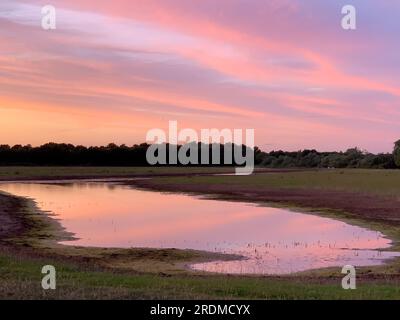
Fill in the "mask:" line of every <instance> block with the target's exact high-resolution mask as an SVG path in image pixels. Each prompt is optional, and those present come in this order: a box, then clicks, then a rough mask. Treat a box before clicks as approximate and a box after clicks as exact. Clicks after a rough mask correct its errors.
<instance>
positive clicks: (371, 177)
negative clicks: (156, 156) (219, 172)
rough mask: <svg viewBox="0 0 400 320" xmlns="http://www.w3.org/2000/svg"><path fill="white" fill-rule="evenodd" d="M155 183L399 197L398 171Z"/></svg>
mask: <svg viewBox="0 0 400 320" xmlns="http://www.w3.org/2000/svg"><path fill="white" fill-rule="evenodd" d="M156 179H157V182H158V183H179V184H180V183H183V184H185V183H186V184H219V185H223V184H225V185H233V184H234V185H242V186H249V187H254V186H256V187H258V188H296V189H325V190H343V191H350V192H368V193H374V194H383V195H389V196H399V195H400V170H365V169H335V170H310V171H295V172H276V173H267V174H257V175H251V176H196V177H168V178H156Z"/></svg>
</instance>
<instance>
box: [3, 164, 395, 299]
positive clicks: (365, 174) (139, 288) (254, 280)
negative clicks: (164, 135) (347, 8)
mask: <svg viewBox="0 0 400 320" xmlns="http://www.w3.org/2000/svg"><path fill="white" fill-rule="evenodd" d="M147 170H149V169H146V168H29V167H25V168H21V167H14V168H12V170H10V168H0V176H1V177H3V178H6V179H13V178H18V179H20V178H32V177H41V178H42V177H45V176H46V175H48V176H50V177H59V176H63V177H65V176H71V177H75V176H79V177H81V176H82V175H84V176H88V175H91V176H101V177H104V176H118V175H124V176H125V175H132V176H135V175H142V174H143V173H146V172H147V174H159V173H161V172H163V173H164V172H166V171H164V170H167V171H168V173H170V172H171V169H168V168H161V169H156V168H155V169H152V170H153V171H152V172H149V171H147ZM175 170H177V171H176V172H178V173H179V174H182V173H191V172H192V171H191V170H189V172H188V171H187V170H186V171H185V169H180V168H176V169H175ZM199 170H205V169H199ZM206 170H208V171H207V172H209V169H206ZM16 172H18V173H16ZM203 172H205V171H203ZM399 178H400V171H380V170H333V171H328V170H325V171H307V172H276V173H268V174H257V175H254V176H249V177H236V176H179V177H173V176H169V177H163V178H154V179H151V181H152V183H153V185H157V186H161V187H162V186H178V187H179V186H181V187H182V186H185V185H186V186H189V187H192V186H202V185H204V186H206V187H210V186H219V187H223V186H229V188H234V187H236V188H237V190H238V192H239V191H240V190H249V189H251V188H255V189H257V190H261V191H260V192H262V191H263V190H264V191H265V192H267V191H268V192H269V191H270V190H273V189H276V190H281V189H287V190H296V191H297V190H317V191H319V190H327V191H332V190H333V191H338V190H339V191H340V192H344V193H348V192H351V193H353V194H363V195H364V194H367V195H368V197H370V196H372V197H375V196H376V197H384V198H385V199H386V197H387V198H388V199H389V198H390V199H392V200H393V201H395V200H396V199H397V200H398V195H399V194H400V179H399ZM0 189H1V188H0ZM194 191H195V190H194ZM373 199H374V198H373ZM0 201H5V200H1V199H0ZM393 203H394V205H397V202H393ZM398 208H400V207H397V208H395V209H398ZM325 209H326V208H325ZM399 211H400V210H399ZM332 214H334V213H332ZM34 217H35V219H39V222H40V223H37V221H36V223H35V220H34V219H31V218H30V220H29V221H31V222H32V221H33V222H32V223H33V228H31V229H30V230H28V232H27V233H26V232H25V233H24V234H23V237H22V238H19V239H13V240H12V241H11V243H12V245H8V244H7V245H2V246H1V250H0V298H2V299H7V298H16V299H42V298H43V299H107V298H108V299H110V298H111V299H201V298H204V299H208V298H210V299H212V298H219V299H400V277H399V274H400V267H399V264H398V263H397V262H396V263H393V264H391V265H390V266H389V267H383V268H382V267H377V268H364V269H363V272H361V275H360V279H359V280H358V283H357V290H350V291H345V290H343V289H342V288H341V277H342V276H341V274H340V270H339V268H331V269H328V270H321V271H316V272H310V273H304V274H299V275H292V276H281V277H274V276H273V277H257V276H251V277H250V276H249V277H245V276H222V275H205V274H199V273H191V272H188V271H182V269H181V268H179V264H180V263H181V262H182V261H185V260H191V259H196V258H199V256H197V257H196V255H197V253H193V252H188V251H180V250H178V251H174V252H162V253H161V255H160V252H157V251H156V250H148V251H147V252H145V251H143V250H141V249H137V250H135V252H130V253H128V252H126V251H125V250H121V251H118V252H115V251H110V252H103V251H101V249H97V251H96V250H94V249H90V248H86V249H82V248H81V249H79V250H78V249H77V250H75V249H71V248H68V249H65V248H63V246H59V247H57V246H51V245H43V242H42V240H43V239H45V240H46V241H47V240H48V239H50V238H51V237H52V236H53V233H56V230H55V229H56V228H55V229H54V228H53V227H54V226H53V227H52V225H51V223H50V224H46V223H45V221H44V220H42V218H43V217H42V216H34ZM399 218H400V213H399ZM358 219H360V221H361V222H364V223H365V225H366V226H371V225H373V226H374V227H375V228H378V229H380V230H382V231H386V230H388V231H390V233H391V236H392V237H393V238H397V236H398V235H400V232H399V228H398V225H397V226H396V225H393V224H392V223H386V222H385V221H381V220H382V219H380V220H379V221H378V220H377V221H373V219H369V218H368V219H362V217H361V218H360V217H358ZM390 227H391V228H392V229H390ZM389 229H390V230H389ZM399 238H400V237H399ZM45 243H46V242H45ZM65 250H67V251H65ZM71 250H72V251H71ZM74 255H75V256H76V257H77V258H76V259H68V257H71V256H74ZM200 255H201V254H200ZM121 256H122V259H121ZM99 262H101V263H99ZM46 264H52V265H55V267H56V269H57V275H58V276H57V290H55V291H44V290H42V289H41V286H40V283H41V278H42V274H41V273H40V271H41V268H42V266H43V265H46ZM127 264H129V268H125V267H126V266H127ZM121 265H123V266H124V267H123V268H121V267H120V266H121ZM150 266H152V268H150Z"/></svg>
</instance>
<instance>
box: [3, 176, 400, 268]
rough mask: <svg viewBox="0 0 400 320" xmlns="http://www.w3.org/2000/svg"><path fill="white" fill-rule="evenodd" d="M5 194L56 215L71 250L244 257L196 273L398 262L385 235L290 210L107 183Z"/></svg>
mask: <svg viewBox="0 0 400 320" xmlns="http://www.w3.org/2000/svg"><path fill="white" fill-rule="evenodd" d="M0 190H3V191H6V192H9V193H12V194H15V195H19V196H25V197H30V198H33V199H35V200H36V202H37V204H38V205H39V207H40V208H41V209H42V210H45V211H51V212H53V213H54V214H56V216H57V218H58V219H60V222H61V224H62V225H63V226H64V227H65V228H66V230H67V231H70V232H72V233H74V234H75V237H76V238H77V239H76V240H72V241H66V242H64V244H67V245H80V246H101V247H152V248H179V249H198V250H207V251H213V252H215V251H216V252H224V253H234V254H239V255H242V256H244V257H245V259H242V260H236V261H215V262H208V263H199V264H194V265H192V266H191V267H192V268H194V269H197V270H204V271H212V272H221V273H243V274H245V273H258V274H286V273H291V272H296V271H303V270H308V269H314V268H321V267H330V266H344V265H346V264H351V265H354V266H366V265H379V264H382V263H384V261H385V260H386V259H388V258H391V257H395V256H400V253H395V252H388V251H381V250H377V249H384V248H388V247H390V244H391V242H390V240H389V239H387V238H385V237H384V236H383V235H382V234H381V233H380V232H376V231H371V230H367V229H364V228H360V227H357V226H352V225H349V224H346V223H344V222H341V221H337V220H334V219H329V218H322V217H318V216H314V215H309V214H304V213H298V212H293V211H290V210H286V209H278V208H271V207H263V206H257V205H252V204H248V203H241V202H228V201H217V200H208V199H202V198H198V197H194V196H189V195H182V194H166V193H159V192H153V191H142V190H137V189H134V188H131V187H129V186H124V185H121V184H117V183H109V182H104V181H97V182H88V181H84V182H73V183H51V184H49V183H4V184H0Z"/></svg>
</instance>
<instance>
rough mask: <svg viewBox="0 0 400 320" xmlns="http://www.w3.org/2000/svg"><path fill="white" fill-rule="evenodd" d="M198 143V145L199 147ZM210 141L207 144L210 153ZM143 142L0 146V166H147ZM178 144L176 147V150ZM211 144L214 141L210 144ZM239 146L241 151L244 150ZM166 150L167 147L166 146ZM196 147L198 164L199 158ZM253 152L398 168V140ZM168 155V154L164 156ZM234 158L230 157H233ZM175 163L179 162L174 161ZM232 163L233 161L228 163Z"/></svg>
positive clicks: (277, 158)
mask: <svg viewBox="0 0 400 320" xmlns="http://www.w3.org/2000/svg"><path fill="white" fill-rule="evenodd" d="M200 145H201V144H199V146H200ZM212 146H213V145H212V144H210V145H208V150H209V152H210V154H211V150H212ZM149 147H150V145H149V144H147V143H142V144H136V145H133V146H126V145H116V144H114V143H110V144H108V145H107V146H92V147H85V146H80V145H78V146H75V145H72V144H66V143H46V144H44V145H41V146H38V147H32V146H31V145H25V146H23V145H14V146H9V145H0V165H2V166H16V165H26V166H149V164H148V162H147V159H146V152H147V149H148V148H149ZM180 147H181V146H178V147H177V148H178V150H179V148H180ZM214 147H215V144H214ZM219 148H220V159H221V163H223V159H224V150H225V148H224V145H223V144H220V145H219ZM246 148H247V147H246V146H242V153H243V154H244V151H246ZM167 150H168V147H167ZM200 150H201V148H199V163H201V161H200V157H201V152H200ZM249 150H251V151H252V152H254V158H255V164H256V165H258V166H262V167H269V168H295V167H304V168H329V167H331V168H382V169H394V168H399V167H400V140H399V141H397V142H396V143H395V148H394V151H393V153H380V154H372V153H369V152H367V151H362V150H360V149H358V148H352V149H348V150H347V151H345V152H318V151H316V150H301V151H295V152H287V151H281V150H279V151H271V152H263V151H262V150H260V149H259V148H258V147H255V148H254V149H249V148H248V150H247V152H249ZM167 157H168V156H167ZM233 160H234V157H233ZM178 165H179V164H178ZM231 165H232V166H236V165H237V164H236V163H235V161H233V163H232V164H231Z"/></svg>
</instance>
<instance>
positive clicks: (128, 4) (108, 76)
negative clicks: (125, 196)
mask: <svg viewBox="0 0 400 320" xmlns="http://www.w3.org/2000/svg"><path fill="white" fill-rule="evenodd" d="M47 4H51V5H53V6H55V8H56V9H57V29H56V30H50V31H45V30H43V29H42V28H41V18H42V15H41V8H42V6H44V5H47ZM346 4H352V5H354V6H355V7H356V9H357V30H353V31H346V30H344V29H342V27H341V18H342V14H341V8H342V6H344V5H346ZM399 16H400V2H399V1H391V0H380V1H376V0H357V1H356V0H346V1H323V0H318V1H317V0H308V1H304V0H301V1H300V0H218V1H216V0H191V1H189V0H142V1H139V0H112V1H111V0H96V1H95V0H46V1H39V0H37V1H36V0H1V1H0V144H17V143H18V144H28V143H29V144H32V145H38V144H42V143H46V142H50V141H52V142H69V143H74V144H83V145H100V144H107V143H109V142H115V143H118V144H122V143H125V144H127V145H132V144H134V143H140V142H144V141H145V138H146V133H147V131H148V130H150V129H152V128H165V129H166V128H167V126H168V121H170V120H176V121H178V125H179V127H180V128H194V129H196V130H200V129H201V128H218V129H223V128H231V129H234V128H242V129H246V128H252V129H255V134H256V136H255V141H256V145H258V146H260V147H261V148H262V149H264V150H272V149H275V150H276V149H284V150H299V149H304V148H316V149H318V150H321V151H329V150H345V149H347V148H349V147H354V146H358V147H360V148H363V149H367V150H369V151H371V152H388V151H391V150H392V147H393V142H394V141H395V140H398V139H400V109H399V108H400V41H399V34H400V19H399Z"/></svg>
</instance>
